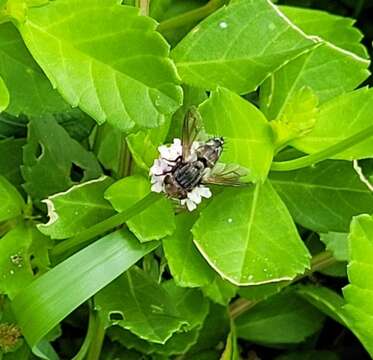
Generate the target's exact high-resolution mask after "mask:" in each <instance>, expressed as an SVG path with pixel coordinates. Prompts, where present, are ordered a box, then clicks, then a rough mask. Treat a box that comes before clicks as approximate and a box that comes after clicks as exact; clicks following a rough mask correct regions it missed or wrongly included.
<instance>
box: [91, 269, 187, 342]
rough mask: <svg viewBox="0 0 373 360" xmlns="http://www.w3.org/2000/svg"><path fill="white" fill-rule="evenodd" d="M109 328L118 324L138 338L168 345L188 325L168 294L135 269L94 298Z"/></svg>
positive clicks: (143, 273) (142, 272) (141, 271)
mask: <svg viewBox="0 0 373 360" xmlns="http://www.w3.org/2000/svg"><path fill="white" fill-rule="evenodd" d="M95 304H96V308H97V309H98V310H100V311H101V312H102V316H103V317H104V319H105V322H106V324H107V325H106V326H110V325H112V324H115V325H119V326H121V327H123V328H124V329H127V330H129V331H131V332H132V333H133V334H135V335H137V336H138V337H140V338H142V339H144V340H148V341H151V342H155V343H158V344H165V343H166V341H167V340H168V339H169V338H170V337H171V336H172V334H173V333H174V332H176V331H178V330H179V329H181V327H182V326H184V325H185V324H187V322H185V320H184V319H183V317H181V314H180V313H179V312H178V311H177V308H176V304H175V303H174V302H173V299H172V297H171V296H170V295H169V294H168V292H167V291H166V290H165V289H163V288H162V286H161V285H159V284H158V283H157V282H156V281H154V280H153V279H151V277H150V276H148V275H147V274H146V273H145V272H144V271H143V270H141V269H140V268H138V267H132V268H131V269H130V270H128V271H126V272H125V273H124V274H123V275H122V276H120V277H119V278H118V279H116V280H115V281H113V282H112V283H111V284H109V285H108V286H107V287H106V288H104V289H103V290H101V291H100V292H99V293H98V294H97V295H96V296H95Z"/></svg>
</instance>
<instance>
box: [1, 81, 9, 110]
mask: <svg viewBox="0 0 373 360" xmlns="http://www.w3.org/2000/svg"><path fill="white" fill-rule="evenodd" d="M9 102H10V99H9V91H8V88H7V86H6V85H5V83H4V80H3V78H2V77H0V112H3V111H4V110H5V109H6V108H7V107H8V106H9Z"/></svg>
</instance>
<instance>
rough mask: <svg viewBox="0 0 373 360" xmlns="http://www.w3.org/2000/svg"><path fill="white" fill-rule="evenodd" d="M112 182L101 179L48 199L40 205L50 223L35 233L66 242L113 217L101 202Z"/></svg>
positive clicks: (103, 201) (104, 177) (109, 207)
mask: <svg viewBox="0 0 373 360" xmlns="http://www.w3.org/2000/svg"><path fill="white" fill-rule="evenodd" d="M113 182H114V181H113V180H112V179H111V178H109V177H106V176H102V177H100V178H99V179H96V180H91V181H88V182H86V183H83V184H79V185H75V186H73V187H72V188H70V189H69V190H67V191H66V192H63V193H58V194H55V195H53V196H50V197H49V198H48V199H47V200H44V201H43V202H45V203H46V204H47V207H48V216H49V221H48V223H46V224H40V225H39V226H38V229H39V230H40V231H41V232H42V233H43V234H45V235H48V236H50V237H51V238H52V239H65V238H68V237H71V236H74V235H76V234H77V233H79V232H81V231H83V230H85V229H88V228H89V227H91V226H93V225H95V224H97V223H98V222H100V221H102V220H104V219H106V218H108V217H109V216H111V215H114V213H115V211H114V210H113V208H112V207H111V205H110V203H109V202H108V201H107V200H105V199H104V193H105V190H106V189H107V188H108V187H109V186H110V185H111V184H112V183H113Z"/></svg>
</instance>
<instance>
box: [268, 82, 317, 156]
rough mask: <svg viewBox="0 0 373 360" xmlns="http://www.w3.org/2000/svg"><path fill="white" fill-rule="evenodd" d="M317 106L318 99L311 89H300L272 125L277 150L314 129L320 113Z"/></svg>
mask: <svg viewBox="0 0 373 360" xmlns="http://www.w3.org/2000/svg"><path fill="white" fill-rule="evenodd" d="M317 105H318V99H317V97H316V95H315V93H314V92H313V91H312V90H311V88H309V87H304V88H301V89H299V91H297V92H295V93H294V94H293V95H292V96H291V97H290V99H289V100H288V102H287V103H286V105H285V107H284V111H283V112H282V114H281V116H280V117H278V118H277V119H275V120H273V121H271V123H270V124H271V126H272V130H273V132H274V138H275V139H274V142H275V145H276V148H277V149H280V148H282V147H284V146H286V145H287V144H288V143H289V142H290V141H291V140H293V139H297V138H299V137H302V136H304V135H306V134H307V133H309V132H310V131H311V130H312V129H313V127H314V126H315V122H316V115H317V111H318V108H317Z"/></svg>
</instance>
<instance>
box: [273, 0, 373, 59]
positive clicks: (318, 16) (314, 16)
mask: <svg viewBox="0 0 373 360" xmlns="http://www.w3.org/2000/svg"><path fill="white" fill-rule="evenodd" d="M280 9H281V11H282V12H283V13H284V14H285V15H286V16H287V17H288V18H289V19H290V20H291V21H292V22H293V23H294V24H295V25H297V26H298V27H299V28H301V29H302V30H303V31H304V32H306V33H307V34H309V35H317V36H320V37H321V38H323V39H324V40H326V41H328V42H330V43H332V44H334V45H336V46H338V47H340V48H342V49H345V50H347V51H350V52H352V53H355V54H356V55H358V56H360V57H362V58H368V53H367V50H366V48H365V47H364V45H362V44H361V43H360V41H361V40H362V39H363V34H362V33H361V31H360V30H359V29H358V28H357V27H354V26H353V25H354V24H355V22H356V20H355V19H351V18H348V17H343V16H338V15H334V14H330V13H327V12H325V11H320V10H315V9H307V8H298V7H294V6H280Z"/></svg>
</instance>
